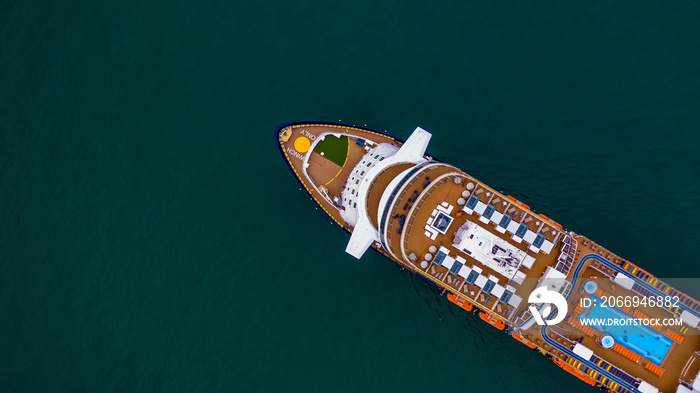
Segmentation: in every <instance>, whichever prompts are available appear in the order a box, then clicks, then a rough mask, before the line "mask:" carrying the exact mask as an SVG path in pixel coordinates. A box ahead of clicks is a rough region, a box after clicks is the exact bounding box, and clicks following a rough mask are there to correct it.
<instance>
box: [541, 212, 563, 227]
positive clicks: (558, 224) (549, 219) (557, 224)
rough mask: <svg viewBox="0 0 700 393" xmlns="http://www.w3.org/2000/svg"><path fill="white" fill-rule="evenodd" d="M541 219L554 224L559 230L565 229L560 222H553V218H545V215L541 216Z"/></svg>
mask: <svg viewBox="0 0 700 393" xmlns="http://www.w3.org/2000/svg"><path fill="white" fill-rule="evenodd" d="M540 217H542V218H544V219H545V220H547V221H549V222H551V223H552V224H554V225H555V226H556V227H557V228H559V229H564V227H562V226H561V224H560V223H558V222H556V221H554V220H552V219H551V218H549V217H547V216H545V215H544V214H540Z"/></svg>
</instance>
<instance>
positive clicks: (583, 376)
mask: <svg viewBox="0 0 700 393" xmlns="http://www.w3.org/2000/svg"><path fill="white" fill-rule="evenodd" d="M552 360H554V364H556V365H557V366H559V367H561V368H562V369H563V370H564V371H566V372H568V373H569V374H571V375H573V376H574V377H576V378H578V379H580V380H582V381H583V382H585V383H587V384H589V385H591V386H595V379H593V378H591V377H590V376H589V375H586V374H584V373H582V372H581V371H579V370H577V369H575V368H573V367H572V366H571V365H570V364H568V363H566V362H564V361H563V360H559V359H557V358H552Z"/></svg>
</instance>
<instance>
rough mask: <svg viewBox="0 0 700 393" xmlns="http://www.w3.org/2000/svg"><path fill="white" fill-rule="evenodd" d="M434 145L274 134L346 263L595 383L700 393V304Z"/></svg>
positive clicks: (316, 127)
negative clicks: (404, 285)
mask: <svg viewBox="0 0 700 393" xmlns="http://www.w3.org/2000/svg"><path fill="white" fill-rule="evenodd" d="M431 137H432V134H430V133H429V132H427V131H425V130H423V129H422V128H420V127H418V128H416V129H415V131H413V133H412V134H411V135H410V136H409V138H408V139H406V140H405V141H402V140H400V139H396V138H393V137H391V136H389V135H387V134H385V133H382V132H377V131H373V130H370V129H368V128H366V127H358V126H354V125H348V124H341V123H327V122H293V123H286V124H283V125H281V126H279V127H278V128H277V130H276V135H275V138H276V140H277V143H278V147H279V150H280V153H281V154H282V156H283V158H284V160H285V162H286V163H287V165H288V167H289V169H290V170H291V171H292V173H293V174H294V176H295V177H296V179H297V181H298V182H299V185H300V187H301V189H303V190H304V191H305V192H306V193H307V194H308V196H309V198H310V199H311V200H312V201H313V202H314V203H315V204H316V205H317V206H318V207H319V208H321V209H322V210H323V212H325V214H326V215H327V216H328V217H329V218H330V219H331V220H332V221H333V222H335V223H336V224H338V225H339V226H341V227H342V228H343V229H345V230H346V231H347V232H348V233H349V235H350V236H349V239H348V243H347V247H346V248H345V251H346V252H347V253H348V254H350V255H352V256H353V257H355V258H358V259H359V258H361V257H362V256H363V255H364V254H365V253H366V252H367V250H368V249H369V248H372V249H374V250H375V251H376V252H378V253H380V254H382V255H384V256H385V257H387V258H388V259H390V260H392V261H393V262H394V263H396V264H398V265H399V266H401V267H402V268H405V269H408V270H409V271H410V272H412V273H414V274H416V275H418V276H419V277H421V278H422V279H423V280H425V281H426V282H427V283H428V284H429V285H431V286H433V287H434V288H435V289H436V290H437V291H439V292H440V293H441V294H443V295H444V296H445V297H446V298H447V299H449V301H450V302H452V303H454V305H453V306H454V307H459V308H462V309H464V310H465V311H467V312H472V313H474V314H476V315H478V318H480V319H481V320H483V322H484V326H489V327H493V328H495V329H499V330H502V331H504V332H505V333H506V334H509V335H510V336H512V337H513V338H514V339H515V340H517V341H519V342H520V343H522V344H524V345H526V346H528V347H529V348H532V349H533V350H536V351H539V352H540V353H542V354H543V355H545V356H547V357H548V358H550V359H551V360H552V361H553V362H554V363H555V364H556V365H557V366H558V367H560V368H562V369H564V370H565V371H567V372H568V373H570V374H572V375H573V376H575V377H576V378H578V379H580V380H581V381H583V382H584V383H587V384H589V385H591V386H597V387H599V388H602V389H603V390H609V391H614V392H640V393H653V392H668V393H671V392H678V393H700V375H699V374H700V334H699V333H700V332H699V324H700V303H699V302H698V301H697V300H695V299H693V298H692V297H690V296H688V295H686V294H684V293H682V292H681V291H680V290H678V289H676V288H672V287H671V286H669V285H668V284H666V283H664V282H663V281H661V280H659V279H658V278H657V277H655V276H654V275H653V274H651V273H650V272H648V271H646V270H644V269H643V268H641V267H639V266H637V265H635V264H634V263H632V262H630V261H628V260H626V259H624V258H622V257H620V256H618V255H616V254H615V253H613V252H612V251H610V250H608V249H606V248H604V247H603V246H601V245H599V244H597V243H596V242H594V241H592V240H591V239H588V238H587V237H585V236H583V235H579V234H576V233H574V232H571V231H567V230H565V229H563V228H562V226H561V225H559V224H558V223H557V222H556V221H554V220H553V219H551V218H549V217H547V216H545V215H543V214H538V213H535V212H534V211H532V210H531V209H530V207H529V206H527V205H526V204H525V203H523V202H521V201H519V200H518V199H517V198H516V197H513V196H510V195H504V194H503V193H502V192H499V191H498V190H497V189H496V188H493V187H491V186H489V185H487V184H484V183H483V182H481V181H479V180H478V179H476V178H474V177H473V176H471V175H470V174H468V173H465V172H464V171H462V170H460V169H458V168H456V167H454V166H452V165H450V164H447V163H444V162H441V161H440V160H438V159H435V158H433V157H431V156H429V155H427V154H426V148H427V147H428V143H429V142H430V139H431ZM533 352H534V351H533Z"/></svg>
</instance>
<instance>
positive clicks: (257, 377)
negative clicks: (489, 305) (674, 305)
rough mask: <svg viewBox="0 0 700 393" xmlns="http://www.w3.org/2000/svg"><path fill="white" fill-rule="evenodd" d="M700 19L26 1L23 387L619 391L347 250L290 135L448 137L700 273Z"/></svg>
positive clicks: (6, 215) (12, 132) (576, 8)
mask: <svg viewBox="0 0 700 393" xmlns="http://www.w3.org/2000/svg"><path fill="white" fill-rule="evenodd" d="M698 20H700V3H699V2H697V1H691V0H676V1H639V0H634V1H632V0H628V1H586V2H581V1H570V0H562V1H558V2H550V3H546V4H545V3H529V2H521V1H497V2H490V1H486V2H484V1H481V2H477V1H448V2H443V3H430V2H425V1H395V0H394V1H391V0H380V1H374V2H357V1H296V2H288V1H272V0H261V1H254V2H243V1H208V0H204V1H197V2H195V1H189V2H188V1H172V2H165V1H161V2H154V1H149V0H139V1H130V0H126V1H121V2H115V1H85V0H76V1H70V2H68V1H52V0H49V1H38V0H22V1H13V0H10V1H5V2H3V3H2V4H0V392H42V393H47V392H130V393H132V392H133V393H135V392H168V393H171V392H246V393H249V392H365V391H367V392H401V393H405V392H426V391H431V392H457V391H460V392H500V391H519V392H533V393H534V392H538V393H540V392H595V391H597V389H594V388H591V387H588V386H587V385H585V384H583V383H580V382H579V381H578V380H576V379H575V378H574V377H572V376H570V375H569V374H567V373H565V372H562V371H561V370H559V369H558V368H557V367H556V366H555V365H553V364H552V362H551V361H549V360H547V359H546V358H545V357H543V356H541V355H539V354H538V353H537V352H536V351H533V350H530V349H528V348H526V347H525V346H524V345H522V344H520V343H518V342H516V341H515V340H513V339H512V338H510V337H508V336H507V335H505V334H503V333H502V332H499V331H496V329H493V328H490V327H487V326H485V324H484V323H483V322H481V321H480V320H479V319H478V318H474V317H473V316H472V315H471V314H468V313H465V312H462V311H460V310H459V309H457V308H456V307H454V306H452V305H451V304H450V303H449V302H448V301H447V299H445V298H442V297H440V296H439V295H437V294H436V293H434V292H433V291H432V290H430V289H429V288H428V287H427V286H426V285H425V284H424V283H423V282H422V281H420V280H418V279H416V278H415V277H412V276H411V275H410V274H409V273H408V272H406V271H401V270H399V269H398V268H397V267H396V266H395V265H394V264H393V263H391V262H390V261H388V260H386V259H384V258H383V257H381V256H379V255H378V254H376V253H371V252H370V253H368V254H367V255H365V256H364V257H363V258H362V259H361V260H355V259H354V258H352V257H350V256H349V255H347V254H345V253H344V252H343V250H344V247H345V244H346V242H347V240H348V235H347V234H345V233H344V232H343V231H342V230H341V229H339V228H338V227H334V226H332V225H331V224H330V222H329V220H327V219H326V218H325V217H324V215H323V214H322V213H321V212H320V211H316V210H314V205H313V204H312V203H311V202H310V201H309V199H308V198H307V196H306V195H305V194H304V193H303V192H301V191H300V190H299V187H298V185H297V183H296V181H295V180H294V178H293V177H292V175H291V173H290V172H289V171H288V170H287V167H286V166H285V164H284V162H283V160H282V158H281V157H280V154H279V152H278V150H277V147H276V145H275V138H274V135H273V134H274V129H275V127H276V126H277V125H278V124H280V123H283V122H287V121H294V120H332V121H337V120H342V121H344V122H347V123H351V124H361V125H365V124H366V125H367V126H368V127H371V128H374V129H377V130H382V131H384V130H386V131H387V132H389V133H391V134H392V135H395V136H397V137H401V138H406V137H408V135H410V133H411V131H412V130H413V129H414V128H415V127H416V126H421V127H423V128H425V129H426V130H428V131H430V132H432V133H433V138H432V142H431V145H430V147H429V150H428V152H429V153H430V154H432V155H434V156H435V157H438V158H440V159H442V160H444V161H447V162H450V163H453V164H455V165H457V166H459V167H461V168H462V169H464V170H466V171H468V172H469V173H471V174H473V175H474V176H476V177H477V178H479V179H481V180H483V181H485V182H486V183H488V184H490V185H492V186H494V187H496V188H498V189H500V190H502V191H504V192H505V193H507V194H511V195H514V196H516V197H518V198H519V199H521V200H523V201H524V202H525V203H527V204H529V205H530V206H532V207H533V208H534V209H535V210H536V211H537V212H539V213H544V214H546V215H548V216H549V217H552V218H554V219H555V220H557V221H558V222H560V223H561V224H563V225H564V227H565V228H568V229H570V230H573V231H576V232H577V233H581V234H585V235H587V236H589V237H590V238H592V239H593V240H595V241H597V242H599V243H601V244H602V245H604V246H606V247H607V248H609V249H611V250H612V251H614V252H616V253H617V254H619V255H620V256H622V257H624V258H627V259H629V260H632V261H633V262H635V263H637V264H639V265H641V266H643V267H644V268H646V269H647V270H649V271H650V272H652V273H654V274H656V275H657V276H659V277H671V278H674V277H693V278H695V277H700V263H699V260H700V258H698V248H697V246H698V244H699V241H700V203H699V202H700V197H699V196H700V181H699V179H700V152H699V151H698V149H699V148H700V72H698V70H699V68H698V67H699V65H700V50H698V44H700V38H699V37H700V24H698ZM694 282H695V283H697V281H694ZM699 287H700V285H693V284H687V285H686V286H685V287H682V288H679V289H681V290H684V291H686V292H690V293H693V294H695V295H696V296H697V295H698V292H699V290H698V288H699Z"/></svg>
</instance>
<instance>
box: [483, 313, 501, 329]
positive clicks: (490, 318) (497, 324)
mask: <svg viewBox="0 0 700 393" xmlns="http://www.w3.org/2000/svg"><path fill="white" fill-rule="evenodd" d="M479 318H481V319H482V320H483V321H484V322H487V323H488V324H489V325H491V326H493V327H495V328H496V329H498V330H503V329H505V328H506V323H505V322H503V320H502V319H499V318H494V317H493V315H491V314H489V313H485V312H482V313H481V314H479Z"/></svg>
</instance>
